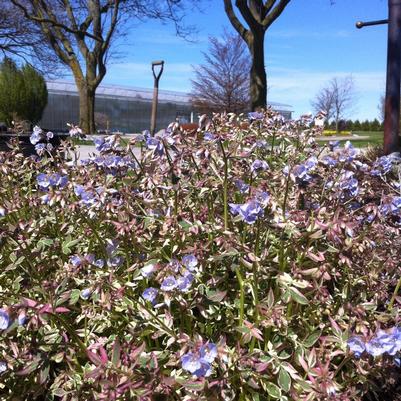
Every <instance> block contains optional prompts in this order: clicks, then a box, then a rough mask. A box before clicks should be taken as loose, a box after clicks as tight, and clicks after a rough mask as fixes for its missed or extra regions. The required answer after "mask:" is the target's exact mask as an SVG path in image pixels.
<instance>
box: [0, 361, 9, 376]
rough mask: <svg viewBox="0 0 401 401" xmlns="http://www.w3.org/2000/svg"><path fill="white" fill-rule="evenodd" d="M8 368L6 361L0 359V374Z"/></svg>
mask: <svg viewBox="0 0 401 401" xmlns="http://www.w3.org/2000/svg"><path fill="white" fill-rule="evenodd" d="M7 369H8V366H7V363H6V362H4V361H0V375H1V374H2V373H4V372H5V371H6V370H7Z"/></svg>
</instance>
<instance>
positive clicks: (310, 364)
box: [0, 111, 401, 401]
mask: <svg viewBox="0 0 401 401" xmlns="http://www.w3.org/2000/svg"><path fill="white" fill-rule="evenodd" d="M244 120H245V121H244ZM318 134H320V131H319V128H314V127H313V124H312V120H311V118H310V117H308V116H305V117H302V118H301V119H300V120H298V121H284V120H283V119H282V118H281V117H280V116H279V115H277V114H275V113H273V112H272V111H267V112H263V113H262V112H258V113H256V114H255V113H253V114H251V115H249V116H236V115H234V114H223V115H215V116H214V117H213V118H212V119H211V120H207V119H206V118H202V126H201V128H199V132H198V133H197V134H196V135H194V136H188V135H187V134H186V133H185V132H183V131H182V130H181V128H180V126H179V125H178V124H173V125H171V126H170V127H169V129H168V130H167V131H166V133H165V135H163V136H162V137H159V138H153V137H150V136H149V135H148V134H146V135H144V137H143V138H142V139H143V141H144V148H141V151H142V149H143V153H142V154H141V155H139V156H138V155H137V154H136V153H135V152H134V149H133V148H132V145H131V144H128V145H124V146H123V145H122V144H121V143H120V142H119V138H118V136H113V137H110V138H106V139H103V140H97V141H96V146H97V149H98V151H99V152H100V154H99V155H98V156H94V157H91V158H90V159H89V160H87V161H86V162H85V163H82V164H80V165H79V164H77V163H75V162H73V161H70V160H64V159H63V158H62V157H61V156H60V157H57V155H54V156H53V157H52V158H47V157H45V156H44V157H43V158H38V157H31V158H28V159H25V158H23V157H22V156H21V155H20V154H19V153H18V149H15V150H14V151H12V152H9V153H0V163H1V166H2V167H1V169H0V178H1V183H2V185H1V187H0V211H1V213H0V230H1V231H0V241H1V247H2V252H1V256H0V297H1V305H0V308H1V309H0V336H1V342H0V394H1V396H2V397H3V398H5V399H11V397H12V396H13V395H16V394H17V395H19V396H21V397H23V398H24V399H61V400H92V399H97V400H126V399H138V400H141V401H148V400H149V401H150V400H161V399H163V400H188V401H189V400H274V399H278V400H282V401H285V400H328V399H333V400H334V399H338V400H358V399H362V397H363V396H364V395H365V394H367V393H368V392H374V391H376V390H375V387H374V384H372V383H373V382H374V380H375V379H377V378H378V377H380V375H385V374H386V373H385V372H386V371H387V370H386V369H389V368H391V369H398V367H397V361H398V363H399V359H398V353H399V351H400V349H401V345H400V344H399V343H400V339H399V332H400V329H399V328H398V326H397V325H398V324H399V314H398V307H399V302H400V301H401V299H400V298H399V295H398V291H399V288H400V285H401V279H400V277H401V276H400V260H401V236H400V227H401V194H400V182H401V179H400V176H401V173H400V161H399V158H398V157H397V155H392V156H391V157H390V156H388V157H387V156H386V157H381V158H379V159H378V158H376V157H370V156H369V155H368V154H364V153H363V152H358V151H357V150H356V149H354V148H353V147H352V145H351V144H349V143H348V144H347V145H346V146H345V147H343V148H340V147H338V146H336V145H335V144H332V145H330V147H329V148H319V147H318V146H317V145H316V143H315V136H316V135H318ZM394 327H395V328H394ZM377 350H379V351H377Z"/></svg>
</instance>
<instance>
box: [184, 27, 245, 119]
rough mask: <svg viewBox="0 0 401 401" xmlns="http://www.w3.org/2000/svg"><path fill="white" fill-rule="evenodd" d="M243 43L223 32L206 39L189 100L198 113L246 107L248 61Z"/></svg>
mask: <svg viewBox="0 0 401 401" xmlns="http://www.w3.org/2000/svg"><path fill="white" fill-rule="evenodd" d="M245 51H246V48H245V43H244V42H243V40H242V39H241V37H240V36H239V35H237V34H231V33H228V32H227V31H225V32H224V34H223V37H222V38H221V40H220V39H218V38H216V37H210V38H209V49H208V52H207V53H203V55H204V58H205V62H204V64H201V65H199V66H195V67H193V68H194V74H195V78H194V79H192V80H191V82H192V92H191V96H192V102H193V104H194V107H195V108H196V109H197V110H198V111H200V112H202V113H209V112H221V111H227V112H235V113H239V112H243V111H245V110H247V109H249V69H250V61H249V57H248V56H247V54H246V52H245Z"/></svg>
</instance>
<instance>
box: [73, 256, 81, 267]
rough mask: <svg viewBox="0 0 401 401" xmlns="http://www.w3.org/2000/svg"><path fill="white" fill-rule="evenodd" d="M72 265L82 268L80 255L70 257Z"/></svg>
mask: <svg viewBox="0 0 401 401" xmlns="http://www.w3.org/2000/svg"><path fill="white" fill-rule="evenodd" d="M70 263H71V264H72V265H73V266H74V267H78V266H81V264H82V259H81V257H80V256H78V255H72V256H71V257H70Z"/></svg>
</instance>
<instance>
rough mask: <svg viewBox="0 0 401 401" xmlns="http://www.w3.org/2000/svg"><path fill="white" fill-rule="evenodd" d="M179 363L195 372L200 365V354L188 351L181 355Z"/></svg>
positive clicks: (189, 370)
mask: <svg viewBox="0 0 401 401" xmlns="http://www.w3.org/2000/svg"><path fill="white" fill-rule="evenodd" d="M181 364H182V367H183V368H184V369H185V370H188V372H191V373H195V372H196V371H197V370H199V369H200V368H201V367H202V362H201V358H200V356H199V355H198V354H195V353H192V352H188V353H187V354H185V355H183V356H182V357H181Z"/></svg>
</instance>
